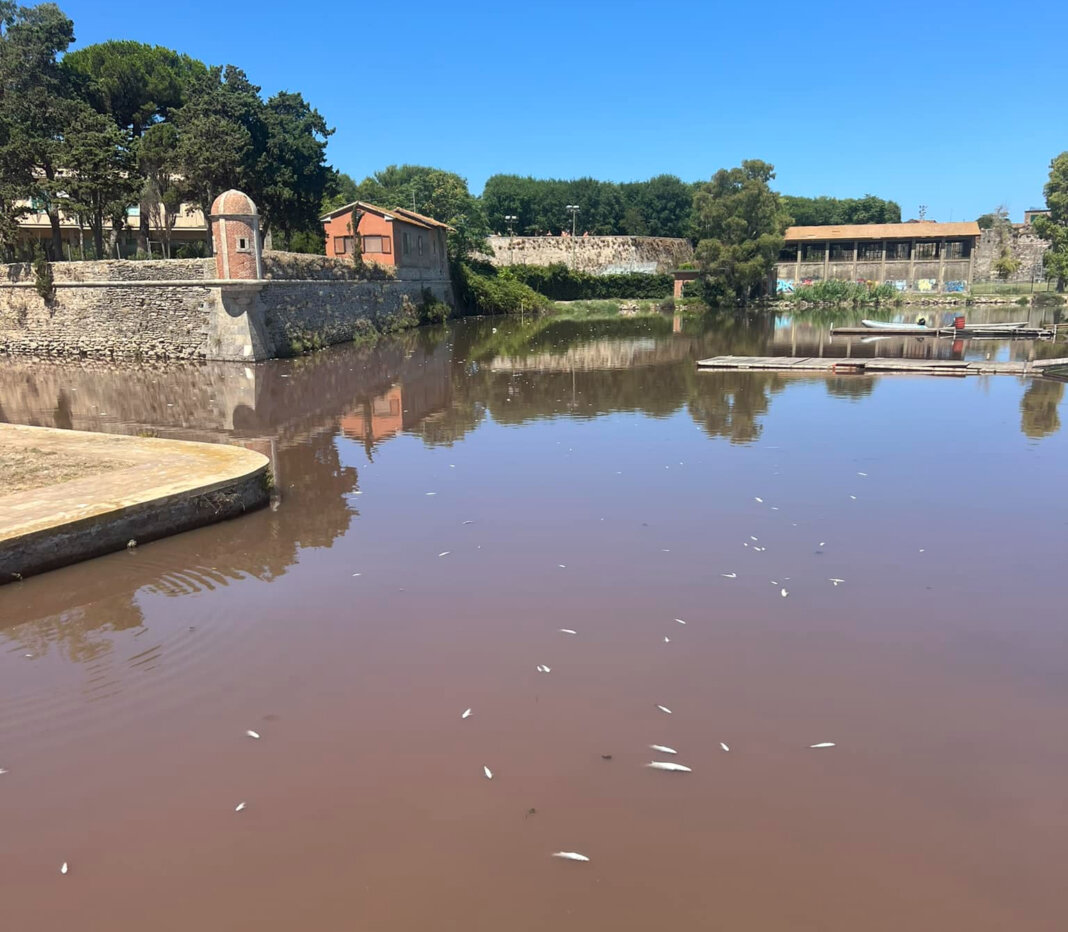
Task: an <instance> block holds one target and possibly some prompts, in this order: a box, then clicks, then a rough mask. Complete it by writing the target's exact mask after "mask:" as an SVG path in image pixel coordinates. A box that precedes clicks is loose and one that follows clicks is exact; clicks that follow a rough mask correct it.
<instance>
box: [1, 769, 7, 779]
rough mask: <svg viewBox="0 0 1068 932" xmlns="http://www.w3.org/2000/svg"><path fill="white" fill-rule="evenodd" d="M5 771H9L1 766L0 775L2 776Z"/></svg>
mask: <svg viewBox="0 0 1068 932" xmlns="http://www.w3.org/2000/svg"><path fill="white" fill-rule="evenodd" d="M5 773H7V771H6V770H4V768H3V767H0V777H2V776H3V775H4V774H5Z"/></svg>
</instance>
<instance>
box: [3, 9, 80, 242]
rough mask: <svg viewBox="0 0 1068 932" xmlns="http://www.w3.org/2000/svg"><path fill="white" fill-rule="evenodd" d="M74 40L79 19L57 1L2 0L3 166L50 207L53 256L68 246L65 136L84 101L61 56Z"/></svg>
mask: <svg viewBox="0 0 1068 932" xmlns="http://www.w3.org/2000/svg"><path fill="white" fill-rule="evenodd" d="M73 41H74V23H73V22H71V20H70V19H69V18H68V17H67V16H65V15H64V14H63V12H62V11H61V10H60V9H59V7H58V6H56V5H55V4H54V3H42V4H39V5H38V6H35V7H20V6H16V5H15V4H14V3H13V2H10V0H0V125H2V127H3V129H2V131H0V137H6V138H0V143H2V144H3V150H2V151H0V166H2V167H3V168H4V171H5V175H4V180H5V181H7V182H8V183H11V182H12V181H14V183H15V185H17V193H18V194H20V195H21V196H22V197H28V198H30V199H32V200H35V201H37V202H39V203H41V204H42V205H43V206H44V209H45V211H46V212H47V214H48V219H49V224H50V225H51V228H52V244H51V246H52V250H51V251H52V256H53V258H55V257H58V256H59V255H60V253H61V251H62V247H63V239H62V231H61V228H60V208H61V206H62V200H63V198H62V194H63V185H62V183H61V180H60V173H61V169H62V165H61V162H62V151H63V145H64V143H63V137H64V133H65V132H66V129H67V127H68V126H69V124H70V122H71V121H72V119H73V118H74V116H75V113H76V112H77V109H78V106H79V103H80V102H79V101H78V100H77V99H76V98H75V96H74V94H73V90H72V87H71V82H70V78H69V75H68V73H67V72H66V71H65V70H64V69H63V68H62V67H61V65H60V64H59V61H58V59H57V56H59V55H61V54H62V53H63V52H65V51H66V50H67V48H68V47H69V45H70V44H71V42H73ZM10 194H11V191H9V192H8V196H9V197H10ZM6 213H7V214H8V217H9V218H10V215H11V212H10V211H7V212H6Z"/></svg>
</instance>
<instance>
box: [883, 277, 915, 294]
mask: <svg viewBox="0 0 1068 932" xmlns="http://www.w3.org/2000/svg"><path fill="white" fill-rule="evenodd" d="M883 284H884V285H890V287H892V288H893V289H894V290H895V291H904V290H905V289H906V288H908V284H909V283H908V282H907V281H905V279H903V278H890V279H887V280H886V281H885V282H883Z"/></svg>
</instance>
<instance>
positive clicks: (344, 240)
mask: <svg viewBox="0 0 1068 932" xmlns="http://www.w3.org/2000/svg"><path fill="white" fill-rule="evenodd" d="M350 239H351V237H348V236H335V237H334V255H335V256H343V255H345V254H346V253H347V252H348V251H349V240H350Z"/></svg>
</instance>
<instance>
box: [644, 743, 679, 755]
mask: <svg viewBox="0 0 1068 932" xmlns="http://www.w3.org/2000/svg"><path fill="white" fill-rule="evenodd" d="M649 747H650V749H651V750H653V751H659V752H660V753H661V754H678V753H679V752H678V751H676V750H675V749H674V748H669V747H665V746H664V745H662V744H650V745H649Z"/></svg>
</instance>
